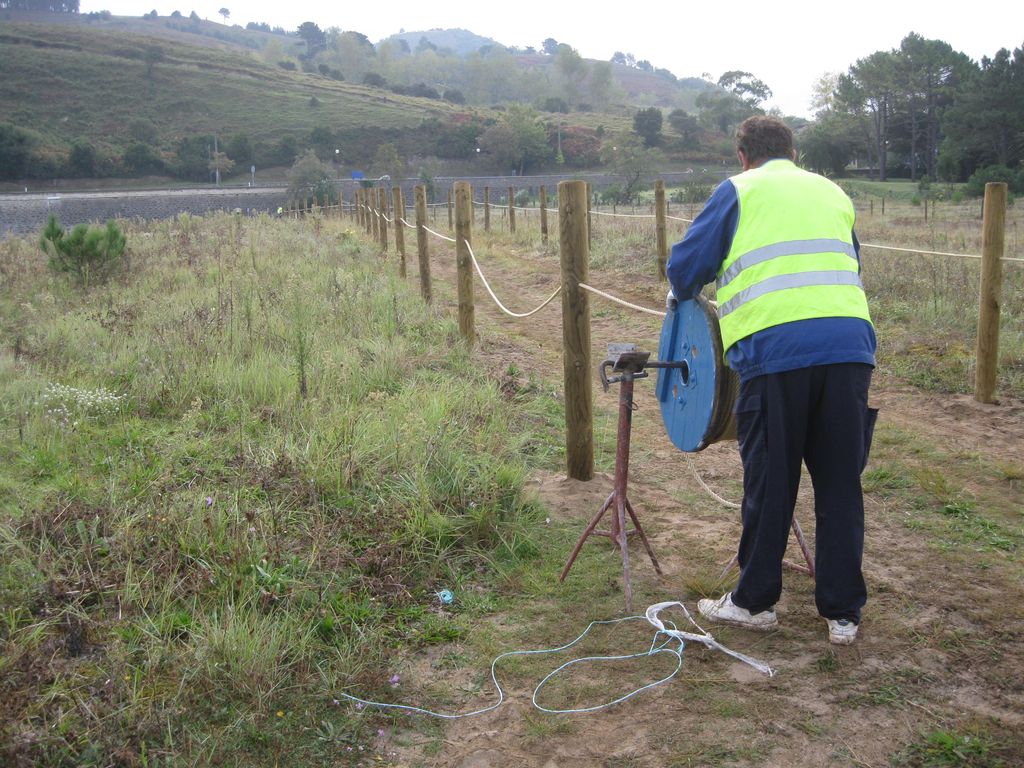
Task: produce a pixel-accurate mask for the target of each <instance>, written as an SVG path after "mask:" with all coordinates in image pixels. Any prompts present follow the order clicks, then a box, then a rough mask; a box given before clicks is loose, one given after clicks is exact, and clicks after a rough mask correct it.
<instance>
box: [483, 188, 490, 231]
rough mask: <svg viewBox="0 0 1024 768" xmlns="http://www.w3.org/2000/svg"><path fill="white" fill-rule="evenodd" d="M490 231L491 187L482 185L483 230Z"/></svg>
mask: <svg viewBox="0 0 1024 768" xmlns="http://www.w3.org/2000/svg"><path fill="white" fill-rule="evenodd" d="M490 231H491V188H490V187H484V232H490Z"/></svg>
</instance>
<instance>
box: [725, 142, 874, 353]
mask: <svg viewBox="0 0 1024 768" xmlns="http://www.w3.org/2000/svg"><path fill="white" fill-rule="evenodd" d="M731 182H732V184H733V185H734V187H735V188H736V196H737V201H738V204H739V217H738V220H737V224H736V231H735V233H734V234H733V240H732V245H731V247H730V250H729V253H728V254H727V255H726V258H725V260H724V261H723V262H722V266H721V268H720V269H719V273H718V281H717V285H718V296H717V298H718V302H719V308H718V313H719V319H720V321H721V331H722V346H723V348H724V349H725V350H728V349H729V348H730V347H731V346H732V345H733V344H735V343H736V342H737V341H739V340H740V339H742V338H745V337H747V336H750V335H751V334H754V333H757V332H758V331H761V330H764V329H765V328H769V327H772V326H775V325H781V324H783V323H790V322H795V321H799V320H807V319H813V318H823V317H857V318H862V319H864V320H867V321H868V322H870V317H869V315H868V306H867V298H866V297H865V296H864V290H863V286H862V285H861V281H860V275H859V269H860V264H859V261H858V259H857V251H856V249H855V248H854V246H853V232H852V230H853V222H854V211H853V204H852V203H851V202H850V199H849V198H848V197H847V196H846V194H845V193H844V192H843V191H842V190H841V189H840V188H839V187H837V186H836V185H835V184H833V183H832V182H831V181H828V180H827V179H825V178H824V177H822V176H818V175H816V174H813V173H808V172H807V171H803V170H801V169H799V168H797V167H796V165H794V164H793V163H792V162H791V161H789V160H782V159H778V160H770V161H768V162H767V163H765V164H764V165H762V166H760V167H758V168H754V169H751V170H749V171H745V172H744V173H741V174H740V175H739V176H734V177H733V178H732V179H731Z"/></svg>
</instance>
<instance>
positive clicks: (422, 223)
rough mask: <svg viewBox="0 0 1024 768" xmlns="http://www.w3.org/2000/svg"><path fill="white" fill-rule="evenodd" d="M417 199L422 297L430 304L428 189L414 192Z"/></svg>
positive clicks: (419, 186) (417, 243) (420, 185)
mask: <svg viewBox="0 0 1024 768" xmlns="http://www.w3.org/2000/svg"><path fill="white" fill-rule="evenodd" d="M413 193H414V196H415V198H416V249H417V251H418V255H419V261H420V295H421V296H422V297H423V300H424V301H425V302H427V303H428V304H429V303H430V298H431V296H430V253H429V251H428V249H427V187H426V186H425V185H424V184H419V185H417V186H416V188H415V189H414V190H413Z"/></svg>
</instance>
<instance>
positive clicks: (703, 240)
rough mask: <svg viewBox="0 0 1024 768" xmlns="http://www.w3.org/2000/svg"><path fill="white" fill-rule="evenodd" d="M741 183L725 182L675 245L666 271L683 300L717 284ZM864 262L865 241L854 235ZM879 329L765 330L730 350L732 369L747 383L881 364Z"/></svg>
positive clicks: (834, 320) (859, 322) (849, 324)
mask: <svg viewBox="0 0 1024 768" xmlns="http://www.w3.org/2000/svg"><path fill="white" fill-rule="evenodd" d="M739 214H740V204H739V197H738V195H737V194H736V187H735V186H734V185H733V183H732V182H731V181H730V180H728V179H727V180H725V181H724V182H722V183H721V184H719V185H718V187H717V188H716V189H715V191H714V193H713V194H712V195H711V197H710V198H709V199H708V202H707V204H706V205H705V206H704V210H703V211H701V213H700V214H699V215H698V216H697V218H696V219H695V220H694V222H693V224H692V225H690V229H689V230H688V231H687V233H686V236H685V237H684V238H683V239H682V241H680V242H678V243H676V244H675V245H673V246H672V253H671V255H670V256H669V260H668V265H667V267H666V272H667V274H668V280H669V284H670V285H671V286H672V293H673V294H675V296H676V298H677V299H680V300H686V299H692V298H693V297H694V296H696V295H697V294H698V293H700V290H701V288H702V287H703V286H704V285H706V284H707V283H710V282H713V281H714V280H715V277H716V276H717V274H718V269H719V267H721V265H722V262H723V261H725V258H726V256H728V254H729V249H730V248H731V247H732V239H733V236H734V235H735V234H736V226H737V224H738V222H739ZM853 246H854V248H855V249H856V251H857V258H858V262H859V260H860V244H859V243H858V241H857V235H856V234H855V233H854V235H853ZM875 346H876V340H875V330H874V328H873V327H872V326H871V323H869V322H868V321H866V320H863V319H861V318H856V317H824V318H815V319H812V320H798V321H795V322H791V323H784V324H782V325H775V326H772V327H770V328H765V329H764V330H762V331H758V332H757V333H753V334H751V335H750V336H747V337H745V338H742V339H740V340H739V341H738V342H736V343H735V344H733V345H732V346H731V347H730V348H729V349H728V350H727V351H726V360H727V362H728V363H729V367H730V368H732V369H733V370H734V371H736V373H737V374H738V375H739V377H740V380H742V381H745V380H747V379H752V378H754V377H755V376H762V375H764V374H767V373H781V372H783V371H790V370H794V369H796V368H808V367H810V366H814V365H828V364H831V363H867V364H868V365H874V364H875Z"/></svg>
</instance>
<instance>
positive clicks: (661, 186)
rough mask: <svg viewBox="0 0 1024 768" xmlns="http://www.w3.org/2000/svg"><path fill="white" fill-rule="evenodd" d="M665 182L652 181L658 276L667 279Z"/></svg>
mask: <svg viewBox="0 0 1024 768" xmlns="http://www.w3.org/2000/svg"><path fill="white" fill-rule="evenodd" d="M665 215H666V211H665V182H664V180H662V179H658V180H657V181H655V182H654V216H655V222H656V223H655V231H656V233H657V238H658V277H660V278H661V279H662V280H665V279H667V278H666V275H665V265H666V264H667V263H668V232H667V231H666V229H665Z"/></svg>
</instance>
